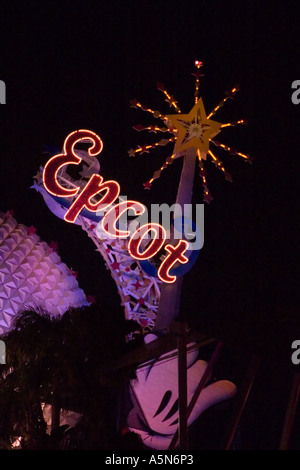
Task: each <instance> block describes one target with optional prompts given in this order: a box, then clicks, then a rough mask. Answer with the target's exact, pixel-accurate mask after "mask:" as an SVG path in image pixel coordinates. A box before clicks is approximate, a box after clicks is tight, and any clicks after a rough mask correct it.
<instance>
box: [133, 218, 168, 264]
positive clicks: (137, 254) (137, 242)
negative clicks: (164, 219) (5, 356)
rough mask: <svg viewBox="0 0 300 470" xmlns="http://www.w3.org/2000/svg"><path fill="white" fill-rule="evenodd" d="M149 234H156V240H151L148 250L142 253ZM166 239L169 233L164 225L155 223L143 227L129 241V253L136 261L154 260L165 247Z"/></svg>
mask: <svg viewBox="0 0 300 470" xmlns="http://www.w3.org/2000/svg"><path fill="white" fill-rule="evenodd" d="M149 232H154V238H153V239H152V240H151V242H150V244H149V245H148V246H147V248H146V249H145V250H144V251H143V252H141V251H140V247H141V244H142V242H143V241H144V239H145V237H146V235H147V234H148V233H149ZM166 238H167V233H166V231H165V229H164V227H163V226H162V225H160V224H154V223H149V224H145V225H142V226H141V227H140V228H138V229H137V230H136V231H135V232H134V234H133V235H132V237H131V239H130V240H129V243H128V251H129V253H130V254H131V256H132V257H133V258H135V259H139V260H145V259H149V258H153V256H155V255H156V254H157V253H158V252H159V250H160V249H161V247H162V246H163V244H164V242H165V240H166Z"/></svg>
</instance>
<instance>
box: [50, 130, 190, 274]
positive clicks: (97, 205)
mask: <svg viewBox="0 0 300 470" xmlns="http://www.w3.org/2000/svg"><path fill="white" fill-rule="evenodd" d="M87 140H88V141H91V142H92V146H90V147H89V149H88V153H89V155H90V156H96V155H99V154H100V153H101V151H102V149H103V143H102V140H101V138H100V137H99V136H98V135H97V134H95V133H94V132H92V131H89V130H87V129H81V130H78V131H74V132H72V133H71V134H69V135H68V136H67V138H66V139H65V141H64V145H63V152H62V153H60V154H57V155H54V156H53V157H51V158H50V159H49V160H48V162H47V163H46V165H45V167H44V170H43V184H44V187H45V189H46V190H47V191H48V192H49V193H50V194H51V195H53V196H55V197H59V198H71V197H72V198H74V197H75V199H74V200H73V201H72V203H71V205H70V206H69V207H68V210H67V212H66V213H65V215H64V219H65V220H66V221H67V222H70V223H73V222H75V221H76V219H77V217H78V216H79V214H80V213H81V211H83V210H84V211H85V212H86V210H87V211H90V212H98V211H101V212H102V211H107V212H106V213H105V215H104V217H103V218H102V219H101V224H102V229H103V230H104V232H106V233H107V234H108V235H110V236H114V237H117V238H128V237H130V238H129V242H128V250H129V252H130V254H131V256H132V257H133V258H135V259H137V260H139V261H141V262H145V261H147V260H150V259H151V258H153V257H154V256H155V255H156V254H157V253H158V252H159V251H160V250H162V249H163V248H164V250H165V256H164V259H163V261H162V263H161V264H160V267H159V269H158V270H157V275H158V277H159V278H160V279H161V280H162V281H163V282H165V283H173V282H175V280H176V278H177V276H176V275H173V274H172V272H171V269H172V268H173V266H174V265H175V264H176V263H180V264H186V263H187V262H188V261H189V258H188V257H187V256H186V254H187V250H188V246H189V243H188V242H187V241H186V240H179V242H178V243H177V245H176V246H173V245H171V244H166V245H165V246H164V243H165V241H166V239H167V233H166V230H165V229H164V227H163V226H162V225H160V224H156V223H148V224H144V225H142V226H141V227H139V228H138V229H137V230H136V231H135V232H134V233H133V234H132V235H131V236H130V232H129V231H128V230H120V229H119V228H118V227H117V223H118V221H119V219H120V217H121V216H122V214H124V213H125V212H126V211H129V210H133V211H134V214H135V215H136V216H137V215H140V214H143V212H144V211H145V207H144V206H143V205H142V204H141V203H139V202H138V201H131V200H130V201H122V202H120V203H118V204H116V205H114V206H112V204H114V202H115V201H116V199H117V198H118V197H119V195H120V185H119V183H118V182H117V181H114V180H108V181H104V180H103V177H102V176H101V175H98V174H93V175H92V176H91V177H90V179H89V180H88V181H87V183H86V185H85V187H84V188H83V189H82V190H81V191H80V187H75V188H72V189H70V188H65V187H63V186H61V185H60V183H59V181H58V178H57V175H58V171H59V170H60V169H61V168H62V167H63V166H65V165H69V164H74V165H79V164H80V162H81V161H82V158H81V157H79V156H78V155H76V153H75V145H76V144H77V143H79V142H82V141H85V142H86V141H87ZM103 192H105V194H104V195H103ZM95 196H98V198H97V201H96V202H95ZM99 197H100V199H99ZM93 198H94V202H93ZM111 206H112V207H111ZM149 233H151V234H152V235H153V237H152V239H151V241H150V243H149V244H148V245H147V246H146V247H143V245H144V242H145V239H146V237H148V235H149Z"/></svg>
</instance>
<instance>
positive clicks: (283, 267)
mask: <svg viewBox="0 0 300 470" xmlns="http://www.w3.org/2000/svg"><path fill="white" fill-rule="evenodd" d="M0 22H1V32H0V34H1V49H2V50H1V56H0V57H1V60H0V79H1V80H4V81H5V83H6V87H7V104H6V105H5V106H2V107H1V117H0V120H1V121H0V122H1V126H0V127H1V145H0V148H1V181H0V184H1V186H0V188H1V189H0V191H1V199H0V210H2V211H6V210H8V209H13V210H14V212H15V216H16V218H17V220H18V222H20V223H24V224H26V225H28V226H30V225H34V226H35V227H36V228H37V233H38V235H39V236H40V237H41V238H42V239H43V240H45V241H47V242H51V241H52V240H54V241H57V243H58V245H59V253H60V255H61V257H62V260H63V261H64V262H65V263H66V264H67V265H68V266H69V267H72V268H73V269H74V270H75V271H78V281H79V284H80V286H81V287H82V288H83V289H84V290H85V292H86V293H87V294H91V295H95V296H96V298H97V300H98V301H99V302H100V303H102V304H103V305H110V306H115V308H116V309H117V308H120V306H119V304H120V300H119V297H118V294H117V290H116V288H115V286H114V283H113V281H112V280H111V279H110V277H109V275H108V273H107V271H106V270H105V268H104V263H103V262H102V259H101V258H100V255H98V254H97V253H95V251H94V248H95V247H94V245H93V244H92V243H91V242H90V240H89V239H88V238H87V236H86V234H85V233H84V232H81V231H80V230H79V229H78V228H77V227H75V226H70V225H68V224H67V223H65V222H64V221H62V220H60V219H57V218H56V217H55V216H54V215H53V214H52V213H51V212H50V211H49V209H48V208H47V206H46V205H45V203H44V201H43V199H42V197H41V196H40V195H39V194H38V193H36V192H35V191H33V190H32V189H30V186H31V185H32V183H33V176H34V175H35V174H36V172H37V170H38V168H39V166H40V165H43V164H45V162H46V157H45V156H44V155H43V153H42V152H43V146H44V144H51V145H54V146H57V147H61V146H62V144H63V141H64V139H65V137H66V136H67V135H68V133H69V132H71V131H73V130H75V129H78V128H87V129H91V130H93V131H95V132H97V133H98V134H99V135H100V136H101V137H102V139H103V141H104V150H103V152H102V154H101V157H100V162H101V174H102V175H103V176H104V177H105V178H111V179H116V180H117V181H119V183H120V185H121V188H122V193H123V194H127V195H128V196H130V197H131V198H136V199H137V200H139V201H140V202H142V203H144V204H146V205H149V204H150V203H151V202H160V203H163V202H169V203H173V202H174V200H175V195H176V187H177V183H178V181H179V176H180V168H181V162H180V161H178V162H176V163H175V164H174V165H173V166H172V167H171V168H170V169H169V170H168V171H166V172H165V173H164V174H163V176H162V177H161V178H160V179H159V180H158V181H157V182H156V184H154V185H153V187H152V190H151V192H149V191H144V189H143V186H142V183H143V182H144V181H146V180H147V179H149V177H151V175H152V173H153V171H154V170H155V169H157V168H158V167H159V166H160V164H161V162H163V161H164V159H165V157H166V156H167V154H166V153H165V152H168V151H169V149H168V148H166V149H163V151H161V152H160V151H154V152H153V153H152V154H151V155H145V154H144V155H143V156H141V157H139V158H136V159H132V158H131V159H130V158H129V157H128V154H127V150H128V149H130V148H131V147H134V146H135V145H137V144H139V143H145V142H146V141H147V138H148V136H145V137H144V136H143V135H142V134H141V133H139V134H138V135H137V133H136V132H135V131H134V130H133V129H132V126H133V125H134V124H137V123H140V122H143V120H144V119H145V115H144V114H143V113H142V112H140V111H139V110H134V109H132V108H130V107H129V100H130V99H131V98H138V99H139V100H140V101H141V102H142V103H144V104H145V105H148V106H149V107H151V108H155V109H160V110H161V111H162V112H166V113H167V112H168V111H169V108H168V105H167V103H165V102H164V99H163V95H162V94H161V93H160V92H159V91H158V90H157V89H156V82H157V81H160V82H162V83H164V84H165V86H166V88H167V90H168V91H169V92H170V93H171V94H173V95H174V96H175V97H176V99H177V100H178V103H179V105H180V107H181V109H182V110H183V112H188V111H189V110H190V108H191V107H192V105H193V102H194V96H193V94H194V77H193V76H192V75H191V74H192V72H193V71H194V67H193V64H194V61H195V59H199V60H202V61H203V62H204V68H203V72H204V74H205V76H204V77H203V78H202V79H201V91H202V97H203V100H204V104H205V106H206V109H207V111H210V110H211V109H212V108H213V107H214V106H215V105H216V104H217V103H218V102H219V101H220V100H221V99H222V98H223V97H224V94H225V92H226V91H227V90H228V89H230V88H231V87H232V86H233V85H235V84H236V83H239V84H240V87H241V91H240V92H239V94H238V95H237V97H236V99H235V100H233V101H232V102H229V103H226V106H225V107H224V109H223V110H222V112H220V114H219V115H218V118H219V119H220V120H222V121H223V120H224V121H228V120H229V121H230V120H236V119H239V118H248V120H249V125H248V126H247V127H239V128H238V127H235V128H233V129H231V130H228V131H226V132H225V131H224V134H223V133H222V137H221V138H220V139H219V140H222V141H223V142H224V143H227V144H228V145H231V146H233V147H236V148H237V149H239V150H240V151H242V152H244V153H249V154H251V155H252V156H253V157H254V158H255V160H254V162H253V165H248V164H245V163H244V162H243V161H242V160H239V159H238V158H237V157H236V158H235V157H231V156H228V155H222V156H224V162H225V164H226V168H227V169H228V171H230V172H231V174H232V176H233V180H234V182H233V184H231V183H229V182H225V181H224V179H223V177H222V175H221V174H220V173H217V171H216V169H215V168H214V166H213V165H211V166H210V169H209V171H208V181H209V182H210V188H211V192H212V193H213V196H214V200H213V202H212V203H211V204H210V205H207V206H206V207H205V243H204V248H203V249H202V250H201V252H200V254H199V258H198V261H197V263H196V265H195V266H194V268H193V269H192V270H191V271H190V272H189V273H188V274H187V275H186V276H185V281H184V287H183V293H182V311H184V312H185V313H186V315H187V318H188V320H189V321H190V322H191V323H192V324H194V325H195V326H197V327H200V328H204V329H206V330H207V331H209V332H210V333H211V334H213V335H217V336H221V337H224V338H225V339H226V340H228V341H229V342H232V343H233V344H237V345H239V346H243V347H245V348H246V349H249V350H255V351H263V352H264V353H265V354H267V355H269V356H270V357H271V356H274V355H275V356H276V354H277V355H278V357H279V358H280V359H281V360H283V361H287V362H289V361H290V354H291V350H290V345H291V343H292V341H293V340H294V339H298V337H299V334H300V331H299V330H300V328H299V312H298V310H297V308H298V301H297V293H298V279H299V273H298V228H299V225H298V212H299V211H298V203H299V195H298V188H299V163H298V162H299V143H300V137H299V128H300V105H299V107H297V106H296V105H294V104H293V103H292V101H291V94H292V90H291V84H292V82H293V81H294V80H296V79H300V61H299V27H300V19H299V17H298V9H297V2H293V1H289V2H278V1H273V2H268V1H264V0H262V1H248V0H246V1H237V0H223V1H219V0H212V1H204V0H202V1H201V0H198V1H192V0H186V1H184V2H174V1H172V2H171V1H169V0H164V1H160V0H158V1H155V2H149V1H133V0H127V1H109V2H104V1H77V0H73V1H65V0H62V1H59V2H58V1H52V2H40V1H39V2H38V1H33V2H32V1H26V2H15V1H10V2H2V3H1V6H0ZM149 138H151V135H150V137H149ZM143 139H144V140H143ZM201 195H202V191H201V184H200V180H199V179H197V178H196V180H195V189H194V202H195V203H196V202H199V203H201V202H202V200H201ZM108 292H109V293H108Z"/></svg>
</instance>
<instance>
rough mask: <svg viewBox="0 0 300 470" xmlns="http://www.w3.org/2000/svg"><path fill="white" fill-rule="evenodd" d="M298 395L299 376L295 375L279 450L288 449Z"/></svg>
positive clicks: (299, 392) (299, 389) (299, 390)
mask: <svg viewBox="0 0 300 470" xmlns="http://www.w3.org/2000/svg"><path fill="white" fill-rule="evenodd" d="M299 394H300V374H299V373H298V374H297V373H295V374H294V377H293V383H292V388H291V393H290V399H289V402H288V406H287V410H286V415H285V421H284V425H283V430H282V434H281V440H280V445H279V450H287V449H288V448H289V441H290V437H291V434H292V430H293V424H294V419H295V414H296V410H297V406H298V400H299Z"/></svg>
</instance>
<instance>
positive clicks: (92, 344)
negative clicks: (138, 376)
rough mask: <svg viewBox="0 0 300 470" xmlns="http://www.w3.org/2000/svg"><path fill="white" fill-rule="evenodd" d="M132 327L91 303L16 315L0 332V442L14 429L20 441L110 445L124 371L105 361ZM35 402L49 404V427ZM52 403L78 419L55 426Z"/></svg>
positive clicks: (33, 445) (42, 445)
mask: <svg viewBox="0 0 300 470" xmlns="http://www.w3.org/2000/svg"><path fill="white" fill-rule="evenodd" d="M139 328H140V327H139V325H137V324H136V323H135V322H132V321H126V320H125V319H124V317H123V315H122V313H121V312H120V313H119V312H112V311H110V310H109V309H108V308H104V307H100V306H99V305H97V304H93V305H91V306H90V307H83V308H77V309H70V310H68V311H67V312H65V314H64V315H62V316H60V317H53V316H50V315H49V314H48V313H47V312H42V311H34V310H28V311H24V312H21V313H20V314H19V315H17V316H16V317H15V321H14V324H13V327H12V329H11V330H10V331H9V332H8V333H7V334H5V335H3V336H2V340H3V341H5V344H6V351H7V364H6V365H5V366H2V371H1V377H0V449H1V448H2V449H5V448H11V445H12V442H13V441H14V440H15V439H16V438H18V437H21V447H22V449H49V448H51V449H113V448H114V445H115V444H116V442H117V439H118V431H117V428H116V420H117V413H118V409H117V403H118V394H119V393H120V392H121V391H122V390H123V389H124V386H125V385H126V383H127V380H128V379H129V378H132V377H131V376H128V375H127V374H128V373H126V372H125V373H124V374H123V375H122V374H120V373H119V374H118V375H109V374H108V373H107V366H106V365H107V362H108V361H109V360H111V359H116V358H118V357H120V355H122V354H123V353H124V352H125V351H126V350H128V348H129V347H132V342H131V345H130V346H129V343H128V342H127V341H126V338H127V336H128V334H129V333H130V332H133V331H137V330H139ZM133 343H134V341H133ZM41 403H48V404H51V405H52V432H51V434H50V435H49V434H47V432H46V430H47V428H46V423H45V420H44V418H43V413H42V408H41ZM60 409H67V410H73V411H76V412H78V413H79V414H80V415H81V418H80V420H79V422H78V424H77V425H76V426H75V427H73V428H69V427H68V426H63V427H62V426H59V410H60Z"/></svg>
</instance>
